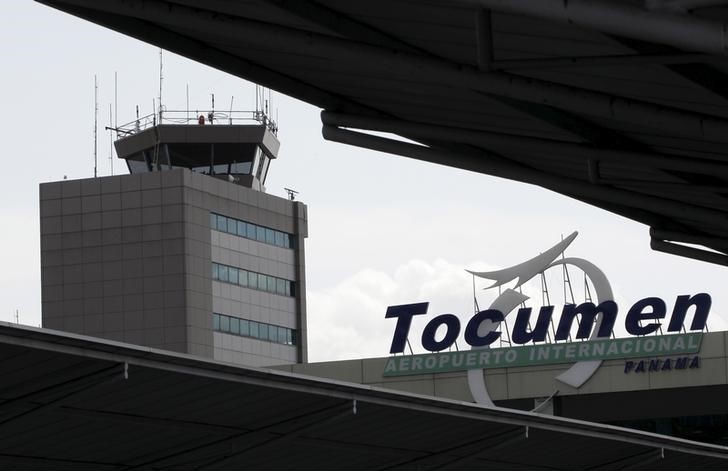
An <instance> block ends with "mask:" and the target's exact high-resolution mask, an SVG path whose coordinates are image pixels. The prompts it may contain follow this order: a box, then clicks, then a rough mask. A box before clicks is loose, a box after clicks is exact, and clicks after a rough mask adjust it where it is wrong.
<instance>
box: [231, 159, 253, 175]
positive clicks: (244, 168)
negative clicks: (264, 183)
mask: <svg viewBox="0 0 728 471" xmlns="http://www.w3.org/2000/svg"><path fill="white" fill-rule="evenodd" d="M251 166H252V162H238V163H233V164H230V173H242V174H245V175H249V174H250V167H251Z"/></svg>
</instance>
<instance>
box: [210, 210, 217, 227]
mask: <svg viewBox="0 0 728 471" xmlns="http://www.w3.org/2000/svg"><path fill="white" fill-rule="evenodd" d="M210 227H211V228H212V229H215V230H217V214H215V213H210Z"/></svg>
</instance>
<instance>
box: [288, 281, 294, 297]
mask: <svg viewBox="0 0 728 471" xmlns="http://www.w3.org/2000/svg"><path fill="white" fill-rule="evenodd" d="M286 287H287V288H288V289H287V290H286V291H288V296H295V293H294V292H293V282H292V281H286Z"/></svg>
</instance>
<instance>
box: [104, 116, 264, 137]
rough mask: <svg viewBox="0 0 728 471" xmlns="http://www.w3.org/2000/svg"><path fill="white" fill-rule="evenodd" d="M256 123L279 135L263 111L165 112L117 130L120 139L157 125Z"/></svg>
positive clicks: (136, 120)
mask: <svg viewBox="0 0 728 471" xmlns="http://www.w3.org/2000/svg"><path fill="white" fill-rule="evenodd" d="M251 121H255V122H257V123H259V124H262V125H264V126H265V127H267V128H268V130H269V131H270V132H272V133H273V134H278V124H277V123H276V122H275V121H273V120H272V119H270V118H269V117H268V116H267V115H266V114H265V113H264V112H262V111H238V110H234V111H214V110H212V111H200V110H194V111H193V110H189V111H180V110H164V111H161V112H159V113H152V114H148V115H146V116H141V117H139V118H137V119H135V120H134V121H131V122H129V123H126V124H123V125H121V126H119V127H118V128H117V129H116V132H117V135H118V136H119V137H124V136H129V135H132V134H136V133H138V132H141V131H144V130H145V129H148V128H151V127H153V126H156V125H157V124H183V125H184V124H188V125H196V126H199V125H202V124H204V125H212V126H221V125H230V124H248V123H250V122H251Z"/></svg>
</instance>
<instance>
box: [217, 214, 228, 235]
mask: <svg viewBox="0 0 728 471" xmlns="http://www.w3.org/2000/svg"><path fill="white" fill-rule="evenodd" d="M217 230H218V231H223V232H227V218H226V217H225V216H220V215H219V214H218V215H217Z"/></svg>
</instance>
